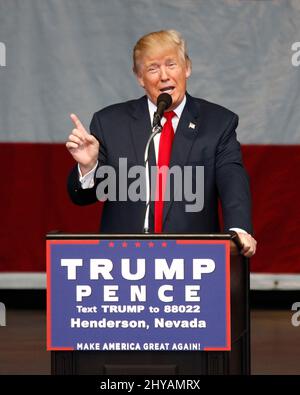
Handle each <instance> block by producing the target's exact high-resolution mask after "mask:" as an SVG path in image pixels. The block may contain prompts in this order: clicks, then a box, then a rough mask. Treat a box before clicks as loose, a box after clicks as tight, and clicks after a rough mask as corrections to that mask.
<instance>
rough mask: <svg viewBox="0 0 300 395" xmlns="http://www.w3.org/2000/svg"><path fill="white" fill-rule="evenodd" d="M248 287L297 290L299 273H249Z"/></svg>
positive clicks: (257, 289) (299, 286) (262, 289)
mask: <svg viewBox="0 0 300 395" xmlns="http://www.w3.org/2000/svg"><path fill="white" fill-rule="evenodd" d="M250 288H251V290H256V291H260V290H261V291H264V290H269V291H270V290H272V291H279V290H285V291H287V290H299V289H300V274H269V273H251V274H250Z"/></svg>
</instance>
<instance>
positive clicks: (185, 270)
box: [47, 238, 231, 351]
mask: <svg viewBox="0 0 300 395" xmlns="http://www.w3.org/2000/svg"><path fill="white" fill-rule="evenodd" d="M230 348H231V339H230V261H229V240H218V241H215V240H196V239H193V240H186V239H154V238H153V239H150V238H149V239H148V238H140V239H126V240H125V239H123V240H121V239H113V238H112V239H110V240H107V239H100V240H73V239H72V240H48V241H47V349H48V350H101V351H108V350H110V351H111V350H115V351H124V350H135V351H136V350H138V351H192V350H194V351H200V350H201V351H209V350H214V351H215V350H220V351H224V350H228V351H229V350H230Z"/></svg>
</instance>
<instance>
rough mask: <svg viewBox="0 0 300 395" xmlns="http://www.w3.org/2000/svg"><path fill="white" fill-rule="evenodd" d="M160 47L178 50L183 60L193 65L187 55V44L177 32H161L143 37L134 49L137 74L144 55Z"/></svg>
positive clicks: (134, 66)
mask: <svg viewBox="0 0 300 395" xmlns="http://www.w3.org/2000/svg"><path fill="white" fill-rule="evenodd" d="M159 47H163V48H164V47H165V48H166V47H167V48H168V47H169V48H170V47H171V48H176V49H177V50H178V52H179V54H180V56H181V58H182V60H183V61H184V62H186V63H188V64H189V65H191V60H190V58H189V56H188V54H187V46H186V42H185V40H184V39H183V37H182V36H181V34H180V33H179V32H177V31H176V30H161V31H159V32H152V33H149V34H146V35H145V36H143V37H141V38H140V39H139V40H138V42H137V43H136V44H135V46H134V48H133V71H134V72H135V73H136V74H137V73H138V68H139V60H140V58H141V57H142V55H143V54H145V53H147V52H150V51H152V50H153V49H155V48H156V49H157V48H159Z"/></svg>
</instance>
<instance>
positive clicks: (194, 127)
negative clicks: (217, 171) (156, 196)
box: [163, 94, 199, 224]
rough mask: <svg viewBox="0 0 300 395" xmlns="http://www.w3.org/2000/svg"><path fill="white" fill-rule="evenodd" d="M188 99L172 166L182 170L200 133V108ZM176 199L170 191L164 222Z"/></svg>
mask: <svg viewBox="0 0 300 395" xmlns="http://www.w3.org/2000/svg"><path fill="white" fill-rule="evenodd" d="M186 98H187V101H186V104H185V107H184V110H183V112H182V115H181V117H180V120H179V123H178V126H177V129H176V133H175V136H174V141H173V147H172V153H171V160H170V167H172V166H175V165H176V166H180V167H181V169H182V171H183V167H184V166H185V165H186V163H187V161H188V158H189V155H190V152H191V149H192V146H193V144H194V142H195V140H196V138H197V135H198V133H199V119H198V118H199V110H198V109H197V108H196V106H195V103H194V100H193V98H192V97H191V96H190V95H188V94H187V95H186ZM173 200H174V193H173V191H172V190H171V191H170V200H169V201H166V202H164V212H163V224H164V222H165V220H166V218H167V215H168V213H169V210H170V208H171V206H172V203H173Z"/></svg>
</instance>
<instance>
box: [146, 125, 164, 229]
mask: <svg viewBox="0 0 300 395" xmlns="http://www.w3.org/2000/svg"><path fill="white" fill-rule="evenodd" d="M161 131H162V126H161V124H160V122H159V123H158V124H156V125H155V126H153V128H152V133H151V135H150V137H149V139H148V141H147V144H146V148H145V153H144V164H145V172H146V174H145V175H146V212H145V220H144V233H145V234H148V233H149V211H150V200H151V193H150V177H149V148H150V144H151V142H152V140H153V139H154V137H155V136H156V135H157V134H158V133H161Z"/></svg>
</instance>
